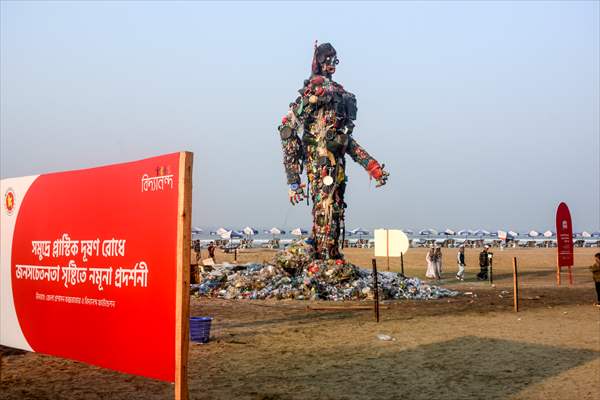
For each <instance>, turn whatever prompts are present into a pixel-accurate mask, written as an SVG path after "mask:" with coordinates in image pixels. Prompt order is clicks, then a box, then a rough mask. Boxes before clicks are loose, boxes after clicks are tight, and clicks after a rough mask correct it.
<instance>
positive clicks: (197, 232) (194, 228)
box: [192, 226, 204, 235]
mask: <svg viewBox="0 0 600 400" xmlns="http://www.w3.org/2000/svg"><path fill="white" fill-rule="evenodd" d="M202 232H204V230H203V229H202V228H199V227H197V226H196V227H193V228H192V234H194V235H199V234H201V233H202Z"/></svg>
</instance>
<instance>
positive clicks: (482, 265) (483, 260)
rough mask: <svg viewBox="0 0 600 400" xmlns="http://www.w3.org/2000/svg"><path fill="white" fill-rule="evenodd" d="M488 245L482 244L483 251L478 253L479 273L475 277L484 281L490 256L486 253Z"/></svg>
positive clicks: (486, 277)
mask: <svg viewBox="0 0 600 400" xmlns="http://www.w3.org/2000/svg"><path fill="white" fill-rule="evenodd" d="M489 248H490V247H489V246H487V245H486V246H484V248H483V251H482V252H481V253H479V273H478V274H477V279H478V280H480V281H485V280H487V279H488V267H489V266H490V258H489V255H488V249H489Z"/></svg>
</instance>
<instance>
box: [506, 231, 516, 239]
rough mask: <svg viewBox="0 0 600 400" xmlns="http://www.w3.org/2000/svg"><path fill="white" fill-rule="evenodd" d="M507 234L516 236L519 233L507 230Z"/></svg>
mask: <svg viewBox="0 0 600 400" xmlns="http://www.w3.org/2000/svg"><path fill="white" fill-rule="evenodd" d="M508 236H511V237H513V238H516V237H517V236H519V234H518V233H517V232H515V231H508Z"/></svg>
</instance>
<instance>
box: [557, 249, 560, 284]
mask: <svg viewBox="0 0 600 400" xmlns="http://www.w3.org/2000/svg"><path fill="white" fill-rule="evenodd" d="M558 257H559V256H558V254H557V255H556V285H558V286H560V261H559V260H558Z"/></svg>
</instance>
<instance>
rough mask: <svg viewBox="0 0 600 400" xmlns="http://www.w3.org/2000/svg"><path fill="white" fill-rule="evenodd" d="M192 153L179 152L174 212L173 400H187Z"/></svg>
mask: <svg viewBox="0 0 600 400" xmlns="http://www.w3.org/2000/svg"><path fill="white" fill-rule="evenodd" d="M192 163H193V153H190V152H181V153H179V198H178V207H177V208H178V210H177V287H176V295H177V299H176V300H175V400H188V399H189V391H188V371H187V368H188V348H189V341H190V281H189V280H190V253H191V250H190V239H191V238H190V234H191V220H192Z"/></svg>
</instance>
